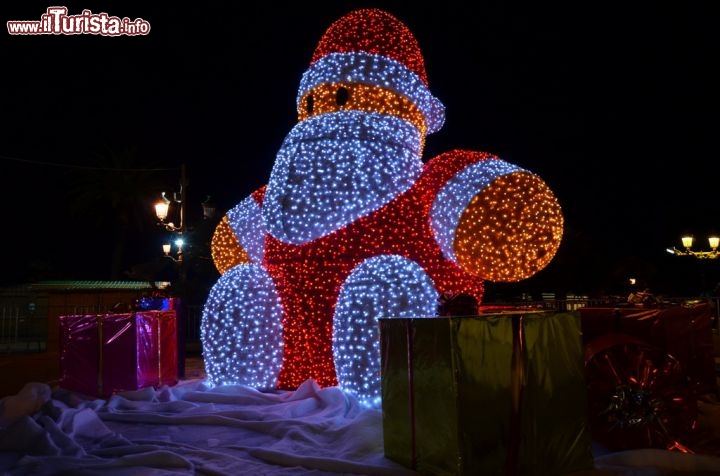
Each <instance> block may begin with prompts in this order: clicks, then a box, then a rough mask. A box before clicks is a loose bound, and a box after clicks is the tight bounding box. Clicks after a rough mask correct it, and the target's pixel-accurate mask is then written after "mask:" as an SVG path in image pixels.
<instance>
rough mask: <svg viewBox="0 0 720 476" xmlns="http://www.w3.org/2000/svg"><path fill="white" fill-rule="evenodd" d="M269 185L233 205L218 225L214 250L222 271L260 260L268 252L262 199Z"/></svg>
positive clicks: (220, 271)
mask: <svg viewBox="0 0 720 476" xmlns="http://www.w3.org/2000/svg"><path fill="white" fill-rule="evenodd" d="M264 196H265V186H263V187H261V188H259V189H258V190H256V191H255V192H253V193H252V194H251V195H250V196H248V197H246V198H245V199H244V200H243V201H241V202H240V203H238V204H237V205H236V206H235V207H233V208H231V209H230V210H229V211H228V212H227V213H226V214H225V216H223V217H222V220H220V223H219V224H218V225H217V227H216V228H215V232H214V233H213V237H212V242H211V253H212V259H213V263H214V264H215V268H216V269H217V270H218V272H219V273H220V274H224V273H225V272H226V271H227V270H229V269H231V268H233V267H235V266H236V265H238V264H241V263H260V262H261V261H262V256H263V252H264V243H265V234H266V228H265V221H264V220H263V217H262V201H263V197H264Z"/></svg>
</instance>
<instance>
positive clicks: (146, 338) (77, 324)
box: [59, 311, 178, 398]
mask: <svg viewBox="0 0 720 476" xmlns="http://www.w3.org/2000/svg"><path fill="white" fill-rule="evenodd" d="M59 319H60V386H62V387H63V388H66V389H68V390H73V391H76V392H80V393H82V394H85V395H91V396H99V397H103V398H106V397H108V396H110V395H112V394H113V393H115V392H121V391H125V390H137V389H140V388H144V387H149V386H159V385H174V384H176V383H177V381H178V369H177V365H178V364H177V330H176V318H175V311H144V312H135V313H127V314H103V315H66V316H60V318H59Z"/></svg>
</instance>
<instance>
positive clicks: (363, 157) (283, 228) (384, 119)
mask: <svg viewBox="0 0 720 476" xmlns="http://www.w3.org/2000/svg"><path fill="white" fill-rule="evenodd" d="M421 147H422V141H421V137H420V133H419V131H418V130H417V128H416V127H415V126H413V125H412V124H410V123H408V122H406V121H403V120H402V119H399V118H397V117H395V116H389V115H382V114H376V113H367V112H359V111H341V112H334V113H329V114H322V115H319V116H314V117H311V118H309V119H306V120H305V121H302V122H300V123H298V124H297V125H296V126H295V127H293V129H292V130H291V131H290V133H289V134H288V135H287V137H286V138H285V140H284V142H283V144H282V146H281V148H280V151H279V152H278V154H277V157H276V159H275V164H274V166H273V169H272V173H271V174H270V180H269V181H268V186H267V189H266V191H265V199H264V201H263V218H264V219H265V222H266V224H267V227H268V232H269V233H270V234H271V235H273V236H274V237H275V238H277V239H278V240H281V241H284V242H286V243H293V244H302V243H307V242H309V241H312V240H314V239H317V238H320V237H323V236H326V235H328V234H330V233H332V232H334V231H336V230H338V229H340V228H341V227H343V226H345V225H347V224H348V223H351V222H353V221H355V220H357V219H358V218H360V217H362V216H365V215H368V214H370V213H372V212H373V211H375V210H377V209H379V208H381V207H382V206H383V205H385V204H387V203H388V202H389V201H391V200H392V199H393V198H395V197H396V196H398V195H399V194H401V193H402V192H404V191H406V190H407V189H408V188H410V187H411V186H412V185H413V183H415V181H416V180H417V178H418V176H419V175H420V172H421V169H422V165H423V164H422V160H421V158H420V153H421Z"/></svg>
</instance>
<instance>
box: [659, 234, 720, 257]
mask: <svg viewBox="0 0 720 476" xmlns="http://www.w3.org/2000/svg"><path fill="white" fill-rule="evenodd" d="M680 240H681V241H682V245H683V247H684V248H685V249H684V250H679V249H677V248H675V247H672V248H667V250H666V251H667V252H668V253H670V254H674V255H676V256H694V257H696V258H699V259H715V258H718V257H720V251H719V250H718V246H720V237H718V236H716V235H711V236H709V237H708V244H709V245H710V251H695V250H693V249H692V245H693V241H694V238H693V237H692V236H690V235H685V236H683V237H682V238H681V239H680Z"/></svg>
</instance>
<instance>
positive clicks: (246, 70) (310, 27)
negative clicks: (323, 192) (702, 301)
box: [0, 2, 720, 295]
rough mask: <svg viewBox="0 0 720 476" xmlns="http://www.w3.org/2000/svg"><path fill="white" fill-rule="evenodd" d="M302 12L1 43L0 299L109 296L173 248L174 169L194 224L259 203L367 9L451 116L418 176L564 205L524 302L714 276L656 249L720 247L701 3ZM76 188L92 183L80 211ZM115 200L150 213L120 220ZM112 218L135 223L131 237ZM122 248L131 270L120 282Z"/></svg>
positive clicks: (211, 16)
mask: <svg viewBox="0 0 720 476" xmlns="http://www.w3.org/2000/svg"><path fill="white" fill-rule="evenodd" d="M266 3H267V2H266ZM309 3H313V2H296V3H294V4H292V5H290V6H282V7H279V6H278V7H271V6H255V7H253V6H251V4H250V3H248V2H233V3H229V4H228V5H225V4H218V3H207V2H206V3H202V4H199V3H195V4H192V5H193V8H192V9H191V8H178V9H174V10H169V9H161V8H159V7H155V6H152V5H150V4H149V3H146V4H144V5H141V6H138V4H130V3H118V4H110V3H104V4H100V5H99V6H98V5H95V4H76V5H70V4H63V5H64V6H67V7H68V10H69V12H68V13H69V14H80V13H81V12H82V10H83V9H90V10H92V12H93V13H101V12H106V13H108V14H109V15H115V16H118V17H128V18H130V19H136V18H142V19H144V20H146V21H148V22H149V23H150V25H151V30H150V32H149V34H147V35H144V36H135V37H127V36H122V37H115V38H113V37H103V36H96V35H89V34H83V35H74V36H70V35H39V36H11V35H9V34H7V31H6V32H5V33H3V39H2V47H0V60H1V61H2V65H3V68H2V70H3V74H2V76H3V80H4V81H3V91H2V113H3V116H4V121H3V126H2V132H0V170H2V171H1V172H0V194H1V195H0V203H2V207H3V226H2V229H3V233H2V235H3V240H2V246H1V247H0V249H2V258H1V259H0V265H1V266H2V268H3V273H2V282H3V283H5V284H11V283H17V282H23V281H26V280H29V279H40V278H52V279H110V278H118V277H119V276H117V269H121V270H124V271H126V270H129V269H131V268H132V267H133V266H135V265H137V264H140V263H146V262H151V261H153V260H156V259H158V256H159V255H160V254H161V252H160V243H161V242H162V241H163V233H162V231H161V230H160V228H159V227H157V226H156V225H155V222H154V219H153V212H152V209H151V204H152V201H153V198H154V196H155V195H157V194H159V192H160V191H161V190H166V191H171V190H173V189H177V186H178V183H179V168H180V165H181V164H186V167H187V172H188V179H189V186H188V188H187V192H188V207H189V213H190V219H191V220H197V221H200V219H199V213H200V212H199V210H200V202H201V201H202V200H204V199H205V198H206V197H207V196H208V195H211V196H212V199H213V201H214V202H215V203H216V205H217V207H218V210H219V213H220V214H222V213H224V212H225V211H227V210H228V209H229V208H231V207H233V206H234V205H236V204H237V203H238V202H240V201H241V200H242V199H243V198H245V197H246V196H247V195H248V194H250V193H251V192H253V191H254V190H256V189H257V188H259V187H260V186H262V185H264V184H265V183H266V181H267V179H268V177H269V175H270V170H271V168H272V165H273V162H274V157H275V153H276V152H277V150H278V149H279V147H280V144H281V142H282V140H283V138H284V137H285V134H287V132H288V131H289V130H290V128H291V127H292V126H293V124H294V123H295V121H296V116H295V114H296V113H295V98H296V93H297V87H298V85H299V82H300V78H301V76H302V73H303V72H304V71H305V70H306V69H307V67H308V66H309V61H310V58H311V56H312V53H313V51H314V49H315V47H316V45H317V42H318V40H319V39H320V37H321V36H322V34H323V33H324V31H325V30H326V29H327V28H328V27H329V26H330V25H331V23H332V22H333V21H334V20H336V19H338V18H340V17H341V16H342V15H344V14H345V13H347V12H349V11H351V10H352V9H355V8H360V7H381V8H384V9H385V10H387V11H388V12H389V13H391V14H393V15H395V16H396V17H397V18H398V19H400V20H401V21H403V22H404V23H405V24H406V25H407V26H408V27H409V28H410V30H411V31H412V32H413V33H414V34H415V36H416V38H417V40H418V42H419V44H420V47H421V49H422V51H423V53H424V58H425V66H426V70H427V76H428V80H429V83H430V90H431V92H432V93H433V94H434V95H435V96H436V97H437V98H438V99H440V100H441V101H442V102H443V104H444V105H445V107H446V122H445V125H444V127H443V128H442V129H441V130H440V131H439V132H437V133H435V134H432V135H430V136H428V138H427V142H426V149H425V159H429V158H431V157H433V156H435V155H437V154H439V153H441V152H444V151H447V150H450V149H455V148H464V149H472V150H482V151H486V152H492V153H495V154H497V155H499V156H500V157H501V158H503V159H505V160H507V161H508V162H511V163H514V164H517V165H519V166H521V167H523V168H525V169H528V170H530V171H532V172H534V173H536V174H538V175H539V176H540V177H541V178H542V179H543V180H545V182H546V183H547V184H548V185H549V186H550V188H551V189H552V190H553V191H554V192H555V194H556V196H557V197H558V200H559V202H560V204H561V206H562V207H563V211H564V214H565V234H564V237H563V242H562V245H561V247H560V250H559V251H558V254H557V255H556V258H555V259H554V260H553V262H552V263H551V264H550V265H549V266H548V267H547V268H546V269H545V270H543V271H542V272H540V273H539V274H538V275H536V276H535V277H533V278H531V279H530V280H528V281H527V282H523V283H518V286H516V289H521V288H522V289H524V288H523V287H525V288H527V289H528V290H531V291H533V292H534V291H537V290H542V291H555V290H557V291H561V292H579V293H614V292H624V288H623V287H622V286H623V285H624V283H625V282H626V280H627V278H628V277H636V278H638V279H640V280H641V282H642V283H643V285H647V286H648V287H650V288H651V290H654V291H657V292H662V293H667V294H674V295H682V294H691V293H697V292H701V291H705V290H708V289H711V288H712V287H713V286H714V284H715V283H716V282H717V281H718V280H719V279H720V273H719V272H718V270H720V260H715V261H706V262H701V261H699V260H693V259H683V258H681V257H674V256H670V255H669V254H668V253H666V251H665V248H667V247H671V246H678V247H679V246H680V240H679V238H680V236H681V234H683V233H692V234H694V235H695V236H696V237H697V238H698V247H705V246H706V245H705V243H706V240H705V239H706V237H707V235H708V234H709V233H712V232H720V213H718V208H719V207H718V199H717V193H718V191H719V188H718V186H717V183H718V181H719V180H720V176H719V175H718V168H719V167H718V165H717V164H718V155H717V152H716V151H717V145H716V140H714V139H715V137H716V136H717V135H716V129H717V119H716V117H717V111H716V109H715V108H714V107H713V102H714V99H713V98H715V97H716V96H717V92H716V91H717V87H718V86H717V85H718V84H720V83H719V82H718V75H717V73H716V72H715V69H716V63H717V58H718V57H719V56H718V53H719V52H718V45H719V44H720V43H719V42H718V38H717V24H718V23H717V20H718V17H717V15H715V14H711V13H710V10H709V4H708V3H707V2H706V3H705V4H704V5H705V6H702V7H701V6H700V5H699V2H685V3H677V2H675V3H672V2H671V3H663V4H662V5H661V2H640V3H641V4H642V5H641V4H640V3H638V2H625V3H622V2H610V3H596V4H593V7H590V6H587V4H586V3H583V2H572V3H570V2H567V4H565V3H566V2H559V3H558V2H552V3H553V4H554V5H551V6H548V5H547V4H546V3H547V2H536V3H537V5H535V6H533V7H527V8H522V9H511V8H510V7H508V6H505V4H504V3H502V2H468V3H469V4H470V5H464V4H463V5H455V4H454V3H453V2H435V4H434V5H436V6H432V7H420V6H417V5H420V4H418V3H417V2H402V3H401V2H384V3H383V2H330V3H329V5H332V6H325V7H323V8H319V7H315V8H310V7H307V6H306V4H309ZM615 3H617V5H615ZM188 5H189V4H188ZM49 6H51V4H46V5H38V6H28V5H27V4H26V3H25V4H23V5H22V6H13V7H12V8H13V10H12V11H8V8H9V7H6V6H3V23H4V22H6V21H11V20H40V17H41V15H42V14H43V13H45V10H46V8H47V7H49ZM704 8H707V10H705V9H704ZM711 138H712V139H713V140H711ZM113 157H115V158H116V159H117V160H116V161H115V162H113ZM111 167H117V168H121V169H122V173H120V172H118V171H116V172H115V173H110V172H108V171H107V170H108V169H109V168H111ZM135 174H137V177H136V176H135ZM108 176H113V178H108ZM121 176H122V178H120V177H121ZM88 180H90V181H91V182H94V183H96V184H98V183H100V184H104V185H102V186H100V187H97V186H96V187H95V190H94V191H93V192H88V193H89V195H79V192H78V191H88V189H92V187H85V188H83V186H82V185H78V184H79V183H82V182H83V181H88ZM125 187H126V188H125ZM111 189H112V190H111ZM139 189H142V190H139ZM118 190H128V191H129V192H128V194H129V195H132V196H133V197H139V198H143V197H141V196H139V193H140V192H142V193H147V201H146V202H144V203H143V204H141V203H140V200H138V205H137V207H135V208H134V209H132V211H128V209H127V206H128V205H127V203H125V202H127V199H122V198H118V197H121V196H122V193H118ZM138 190H139V191H138ZM79 196H81V197H85V198H78V197H79ZM92 196H94V198H95V199H93V200H90V199H89V198H88V197H92ZM143 199H144V198H143ZM113 200H114V201H115V202H117V201H120V202H121V203H120V204H117V203H116V206H115V208H113V205H112V203H113ZM79 202H81V203H79ZM99 203H102V204H103V205H104V207H105V208H97V207H95V204H99ZM123 207H125V212H124V213H120V212H119V210H121V209H123ZM103 210H104V212H102V211H103ZM113 210H118V212H117V214H116V216H117V217H118V220H119V219H127V227H126V229H127V230H129V234H128V235H127V236H124V237H123V238H120V235H119V234H118V232H117V227H116V226H115V225H117V223H116V222H117V220H111V219H110V218H111V217H113V214H114V213H115V212H113ZM218 218H219V217H218ZM191 224H192V223H191ZM119 239H122V241H123V243H124V245H125V255H123V257H122V262H121V263H120V264H119V265H116V266H115V267H113V264H112V250H113V248H114V245H113V243H114V242H115V241H117V240H119ZM118 266H119V268H118ZM111 270H115V271H111ZM125 276H128V275H125ZM499 289H500V288H499Z"/></svg>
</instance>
